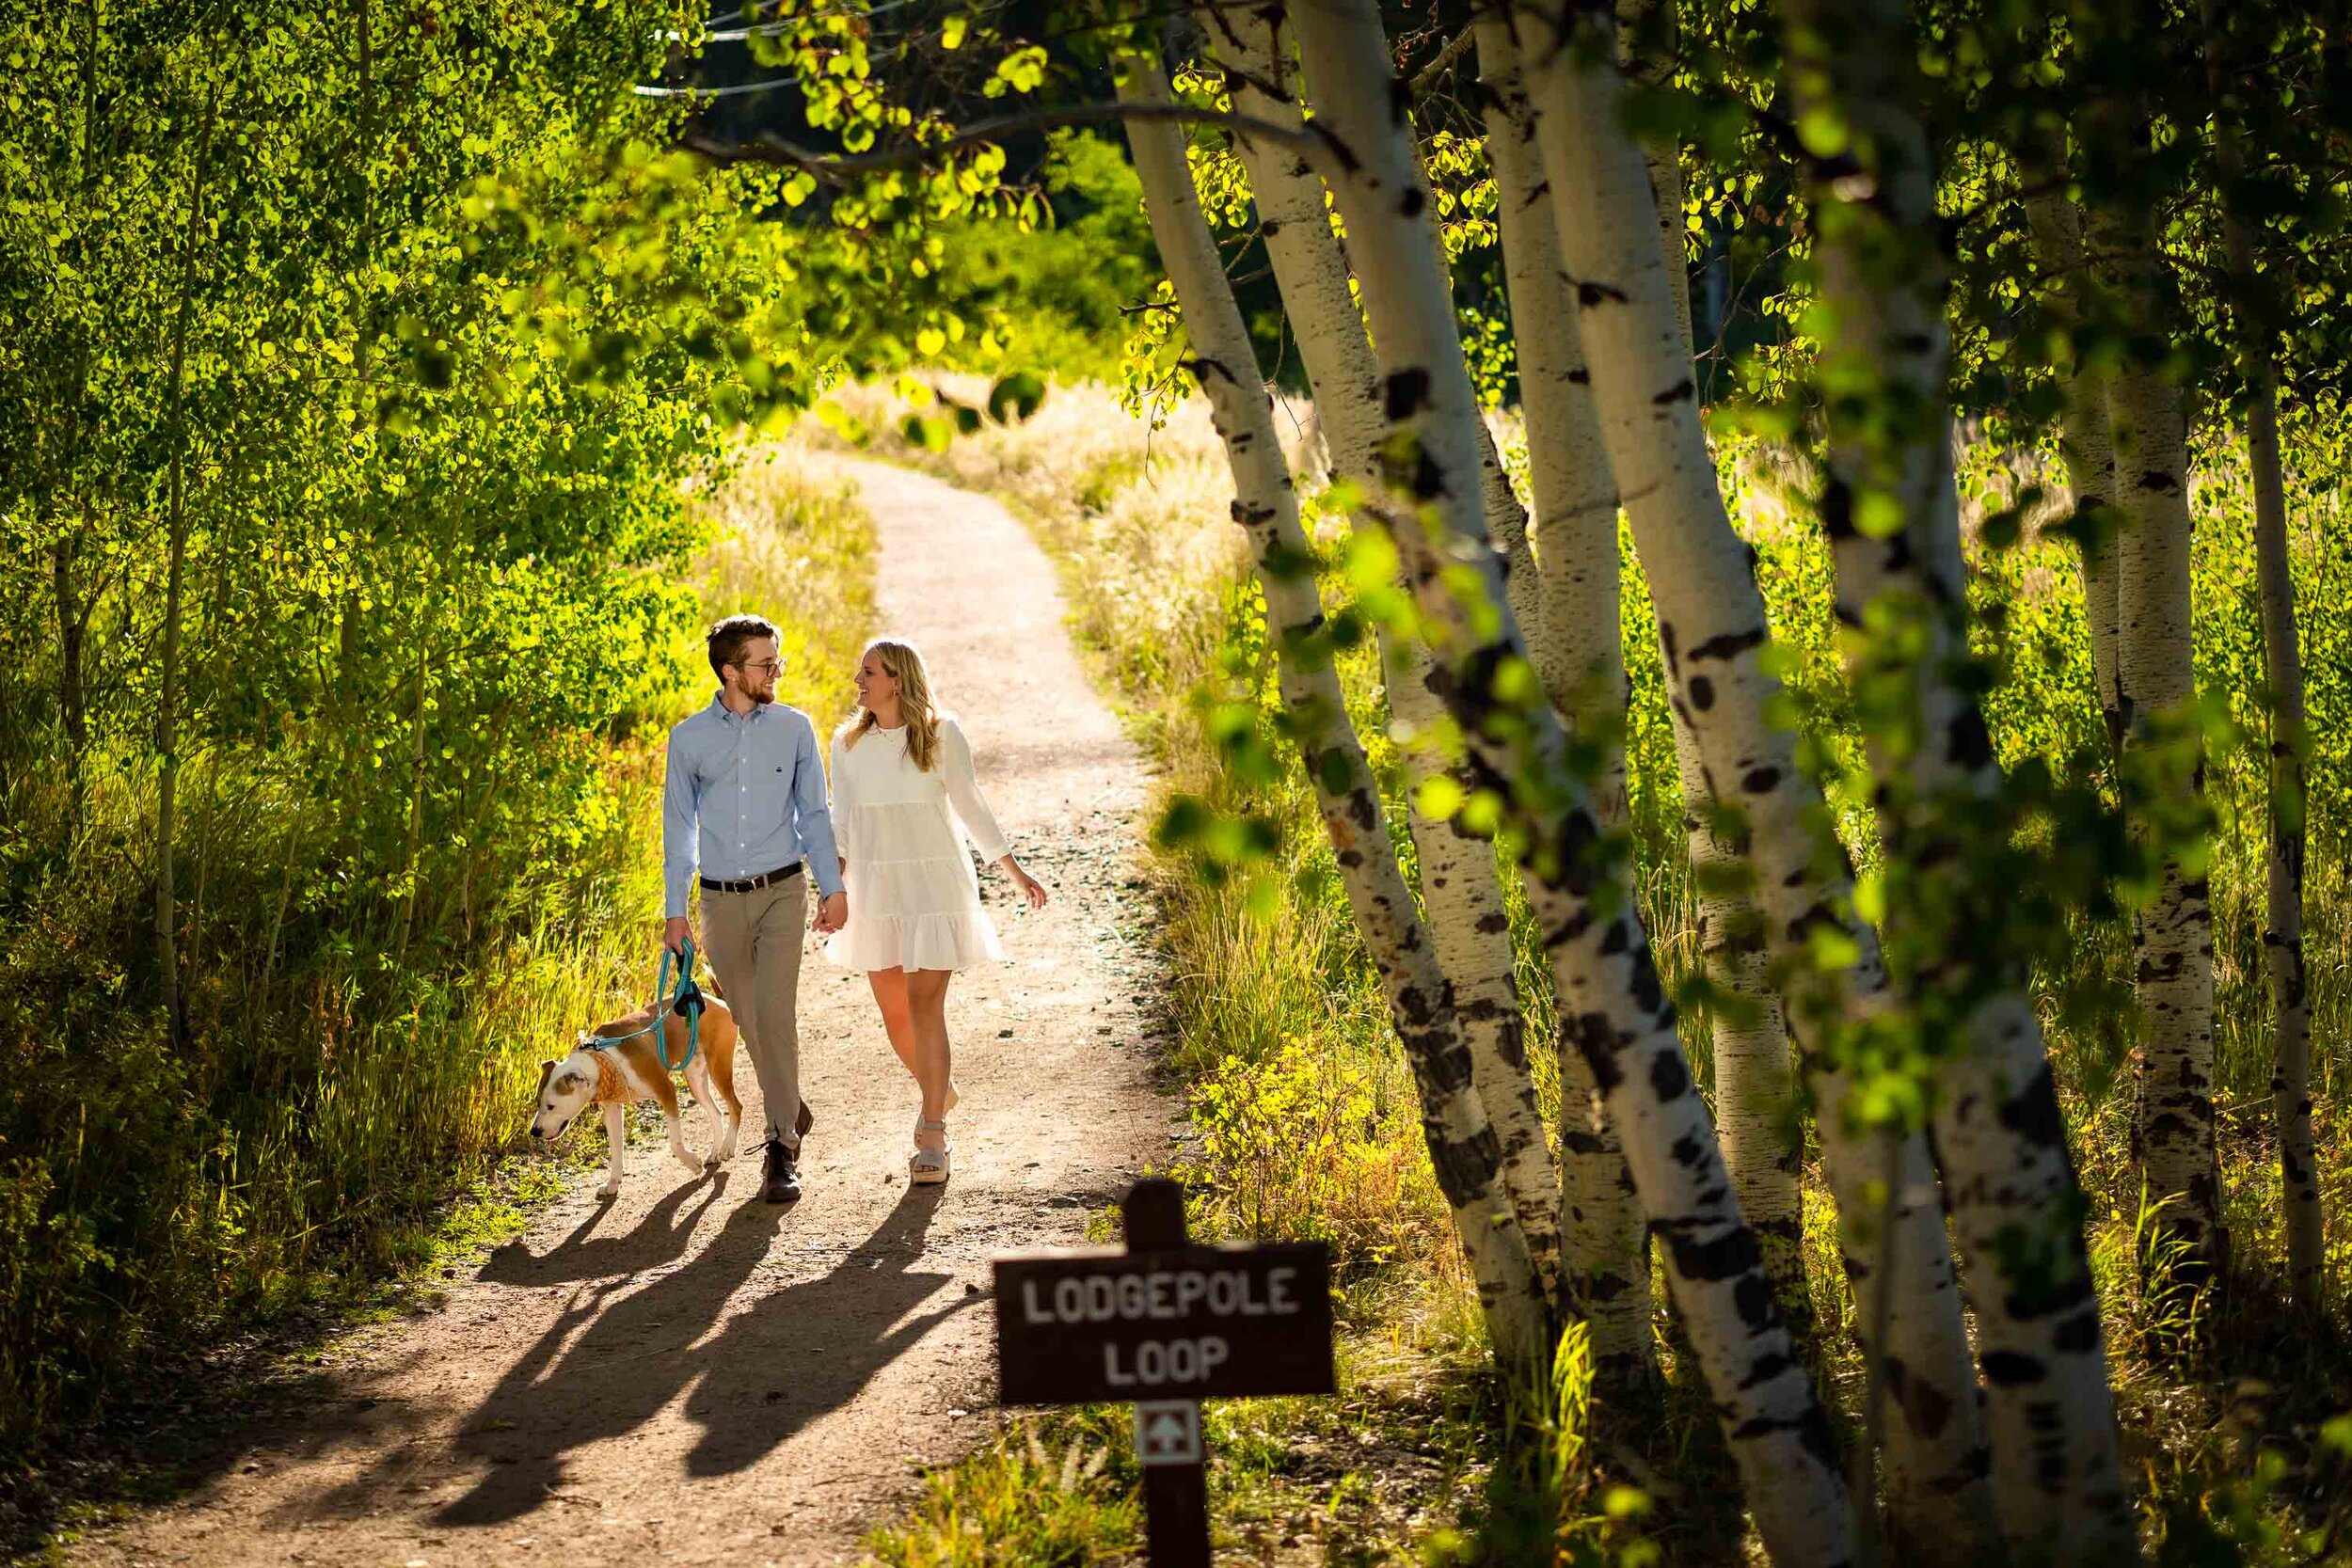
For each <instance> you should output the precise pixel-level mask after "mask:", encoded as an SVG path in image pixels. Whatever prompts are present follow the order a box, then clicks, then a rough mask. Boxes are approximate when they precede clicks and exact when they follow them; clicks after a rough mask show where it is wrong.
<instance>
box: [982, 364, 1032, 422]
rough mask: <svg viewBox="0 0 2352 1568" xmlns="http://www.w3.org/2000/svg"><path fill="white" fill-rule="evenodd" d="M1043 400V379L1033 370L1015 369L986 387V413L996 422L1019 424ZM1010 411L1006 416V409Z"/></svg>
mask: <svg viewBox="0 0 2352 1568" xmlns="http://www.w3.org/2000/svg"><path fill="white" fill-rule="evenodd" d="M1044 402H1045V379H1044V377H1042V376H1041V375H1039V374H1038V373H1037V372H1034V371H1015V372H1012V373H1011V374H1009V375H1007V376H1003V377H1000V378H999V379H998V381H997V383H996V385H995V386H993V387H991V388H989V389H988V415H989V418H990V419H993V420H995V421H996V422H997V423H998V424H1019V423H1021V422H1022V421H1023V420H1026V419H1028V418H1029V416H1030V415H1032V414H1035V413H1036V412H1037V411H1038V409H1039V407H1040V406H1041V405H1042V404H1044ZM1008 408H1009V409H1010V410H1011V411H1012V414H1011V417H1010V418H1009V419H1008V418H1007V417H1006V412H1005V411H1006V410H1007V409H1008Z"/></svg>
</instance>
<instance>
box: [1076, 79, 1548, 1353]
mask: <svg viewBox="0 0 2352 1568" xmlns="http://www.w3.org/2000/svg"><path fill="white" fill-rule="evenodd" d="M1122 64H1123V65H1124V68H1125V70H1124V74H1123V76H1122V77H1121V79H1120V88H1119V90H1120V101H1121V102H1122V103H1142V104H1166V103H1168V102H1170V98H1169V94H1168V81H1167V77H1166V75H1165V73H1164V71H1163V69H1162V67H1161V66H1160V63H1159V61H1158V60H1157V59H1156V58H1153V57H1149V56H1143V55H1136V56H1131V57H1129V58H1127V59H1125V60H1124V61H1123V62H1122ZM1127 136H1128V143H1129V146H1130V147H1131V148H1132V150H1133V151H1134V155H1135V163H1136V172H1137V175H1138V177H1139V178H1140V180H1141V182H1142V185H1143V192H1144V206H1145V210H1146V212H1147V214H1149V216H1150V218H1151V222H1152V237H1153V239H1154V241H1155V242H1156V243H1157V245H1158V246H1159V250H1160V255H1161V259H1162V261H1163V262H1164V263H1165V265H1166V266H1167V269H1168V280H1169V281H1170V282H1171V283H1172V284H1173V285H1174V286H1175V290H1176V297H1177V302H1178V304H1179V306H1180V308H1181V309H1183V311H1184V326H1185V330H1186V332H1187V334H1188V335H1189V337H1190V340H1191V347H1192V357H1191V361H1190V363H1191V368H1192V372H1193V374H1194V376H1195V378H1196V379H1197V380H1198V381H1199V382H1200V386H1201V388H1202V390H1203V391H1204V392H1205V393H1206V395H1207V396H1208V399H1209V403H1210V407H1211V409H1212V411H1213V417H1214V420H1215V422H1216V429H1217V433H1218V435H1219V436H1220V437H1221V438H1222V439H1223V441H1224V443H1225V450H1226V455H1227V458H1228V460H1229V461H1230V463H1231V465H1232V471H1233V484H1234V500H1233V516H1234V520H1235V521H1236V522H1238V523H1240V524H1241V525H1242V527H1243V529H1244V530H1245V531H1247V532H1248V535H1249V541H1250V546H1251V559H1252V563H1253V565H1254V567H1255V569H1256V572H1257V577H1258V582H1259V585H1260V587H1261V589H1262V590H1263V593H1264V595H1265V602H1266V619H1267V623H1268V626H1267V630H1268V632H1269V633H1270V634H1271V640H1272V641H1273V642H1274V644H1275V646H1276V648H1277V650H1278V657H1279V675H1280V682H1281V688H1282V696H1283V702H1284V705H1285V708H1286V710H1287V711H1288V713H1289V714H1290V716H1291V720H1292V722H1293V724H1294V726H1295V731H1296V736H1297V740H1298V746H1299V755H1300V760H1301V762H1302V763H1303V764H1304V766H1305V768H1306V773H1307V777H1308V779H1309V780H1310V781H1311V783H1312V784H1313V787H1314V790H1315V800H1316V805H1317V807H1318V809H1319V811H1320V812H1321V815H1322V816H1323V821H1324V826H1325V829H1326V831H1327V832H1328V833H1329V835H1330V839H1331V847H1332V851H1333V855H1334V858H1335V859H1336V861H1337V862H1338V865H1339V870H1340V877H1341V880H1342V882H1343V885H1344V886H1345V888H1346V890H1347V896H1348V903H1349V907H1350V909H1351V910H1352V911H1353V912H1354V914H1355V918H1356V924H1357V927H1358V929H1359V932H1360V933H1361V935H1362V937H1363V939H1364V947H1365V951H1366V953H1367V955H1368V956H1369V957H1370V958H1371V959H1372V962H1373V965H1374V967H1375V969H1376V970H1377V971H1378V972H1379V974H1380V976H1381V980H1382V985H1383V989H1384V990H1385V991H1386V993H1387V996H1388V1001H1389V1011H1390V1017H1391V1022H1393V1024H1394V1026H1395V1028H1396V1031H1397V1036H1398V1037H1399V1039H1401V1040H1402V1041H1403V1043H1404V1046H1405V1053H1406V1059H1407V1060H1408V1061H1409V1062H1410V1063H1411V1065H1412V1068H1413V1075H1414V1081H1415V1084H1416V1085H1417V1086H1418V1087H1419V1089H1420V1092H1421V1100H1422V1129H1423V1132H1424V1133H1425V1135H1426V1136H1427V1138H1428V1140H1429V1154H1430V1161H1431V1164H1433V1165H1434V1166H1435V1167H1436V1170H1437V1175H1438V1189H1439V1191H1440V1192H1442V1193H1443V1194H1444V1196H1445V1198H1446V1201H1447V1204H1448V1205H1449V1207H1450V1208H1451V1209H1452V1211H1453V1214H1454V1228H1455V1232H1456V1234H1457V1235H1459V1237H1460V1238H1461V1242H1462V1247H1463V1251H1464V1252H1465V1254H1467V1256H1468V1257H1469V1259H1470V1271H1471V1274H1472V1275H1473V1277H1474V1278H1475V1279H1476V1280H1477V1282H1478V1294H1479V1302H1480V1305H1481V1307H1483V1308H1484V1309H1485V1312H1486V1324H1487V1330H1488V1334H1489V1337H1490V1338H1492V1340H1493V1342H1494V1347H1495V1353H1496V1355H1497V1357H1498V1359H1499V1360H1500V1361H1502V1364H1503V1365H1504V1366H1506V1367H1513V1368H1532V1367H1534V1366H1537V1365H1540V1364H1541V1360H1542V1357H1543V1356H1544V1355H1545V1354H1547V1353H1548V1352H1549V1348H1550V1347H1549V1323H1550V1317H1551V1314H1550V1312H1549V1307H1548V1303H1547V1302H1546V1300H1545V1297H1544V1292H1543V1290H1542V1287H1541V1283H1540V1281H1539V1279H1538V1276H1537V1274H1536V1271H1535V1267H1534V1259H1532V1257H1531V1256H1530V1254H1529V1251H1528V1248H1527V1243H1526V1242H1525V1240H1524V1239H1523V1238H1522V1237H1521V1235H1520V1233H1519V1228H1518V1223H1517V1220H1516V1218H1515V1217H1514V1213H1513V1210H1512V1206H1511V1202H1510V1196H1509V1193H1508V1191H1507V1189H1506V1187H1505V1184H1504V1182H1503V1180H1502V1168H1501V1167H1502V1161H1501V1153H1500V1149H1499V1148H1498V1146H1497V1143H1496V1138H1495V1133H1494V1130H1493V1128H1492V1126H1491V1125H1490V1124H1489V1122H1488V1120H1487V1117H1486V1108H1485V1105H1484V1103H1483V1101H1482V1100H1481V1097H1480V1094H1479V1092H1478V1090H1477V1088H1476V1087H1475V1086H1474V1073H1473V1069H1472V1064H1471V1060H1470V1048H1469V1047H1468V1045H1467V1044H1466V1043H1465V1040H1464V1038H1463V1031H1462V1027H1461V1022H1460V1019H1459V1017H1458V1015H1457V1011H1456V1008H1455V1006H1454V992H1453V988H1452V986H1451V985H1450V984H1449V983H1448V980H1447V977H1446V975H1445V974H1444V972H1443V971H1442V970H1441V969H1440V967H1439V964H1438V948H1437V944H1436V943H1435V942H1433V940H1432V937H1431V933H1430V931H1429V929H1428V928H1427V927H1425V926H1424V925H1423V924H1422V920H1421V918H1420V916H1419V914H1418V913H1417V912H1416V911H1415V910H1414V907H1413V899H1412V893H1411V890H1410V889H1409V888H1408V887H1406V882H1405V878H1404V874H1403V872H1402V870H1401V869H1400V868H1399V867H1398V865H1397V862H1396V857H1395V855H1394V854H1393V853H1392V852H1391V848H1390V841H1389V831H1388V825H1387V821H1386V818H1385V814H1384V812H1383V810H1382V807H1381V801H1380V791H1379V786H1378V784H1377V783H1376V781H1375V779H1374V778H1373V775H1372V769H1371V768H1370V766H1369V765H1368V764H1367V763H1366V761H1365V759H1364V754H1363V747H1362V744H1361V743H1360V742H1359V740H1358V738H1357V736H1356V735H1355V732H1354V730H1353V729H1352V728H1351V727H1350V725H1349V723H1348V720H1347V710H1346V706H1345V704H1344V701H1343V697H1342V694H1341V691H1340V684H1339V676H1338V673H1337V672H1336V671H1335V670H1334V669H1333V667H1332V665H1331V661H1330V648H1329V645H1328V641H1327V632H1326V628H1325V625H1324V611H1323V605H1322V600H1321V595H1320V594H1319V593H1318V591H1317V589H1316V585H1315V578H1314V557H1313V552H1312V549H1311V546H1309V544H1308V541H1307V538H1306V535H1305V533H1304V532H1303V531H1301V530H1300V527H1299V522H1298V506H1297V497H1296V494H1295V491H1294V489H1293V485H1292V480H1291V474H1290V469H1289V467H1288V465H1287V463H1286V462H1285V460H1284V458H1283V456H1282V448H1281V443H1280V440H1279V437H1278V435H1277V433H1276V430H1275V426H1274V404H1273V399H1272V397H1271V396H1270V395H1269V394H1268V392H1267V390H1266V387H1265V383H1264V381H1263V379H1262V378H1261V376H1260V374H1259V372H1258V364H1257V358H1256V353H1255V350H1254V349H1253V348H1252V347H1251V345H1250V341H1249V332H1248V327H1247V325H1245V324H1244V323H1243V321H1242V317H1241V309H1240V308H1239V307H1238V306H1237V305H1236V304H1235V303H1234V301H1233V295H1232V286H1231V285H1230V284H1229V283H1228V282H1227V281H1226V277H1225V272H1224V268H1223V266H1222V264H1221V263H1220V261H1219V260H1218V257H1217V252H1216V241H1215V239H1214V238H1213V237H1212V236H1211V234H1210V233H1209V229H1208V223H1207V220H1206V219H1205V218H1204V217H1203V216H1202V215H1201V213H1200V198H1199V196H1198V194H1197V193H1196V192H1195V190H1194V188H1193V183H1192V173H1191V168H1190V166H1189V165H1188V163H1187V162H1186V159H1185V156H1184V131H1183V129H1182V128H1181V127H1179V126H1177V125H1176V124H1174V123H1173V122H1171V121H1169V120H1167V119H1130V120H1129V121H1128V122H1127Z"/></svg>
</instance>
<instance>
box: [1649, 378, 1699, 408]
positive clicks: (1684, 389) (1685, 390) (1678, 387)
mask: <svg viewBox="0 0 2352 1568" xmlns="http://www.w3.org/2000/svg"><path fill="white" fill-rule="evenodd" d="M1697 395H1698V388H1697V387H1696V386H1694V385H1693V384H1692V380H1691V378H1690V377H1689V376H1687V375H1686V376H1684V377H1683V378H1682V379H1681V380H1680V381H1677V382H1676V383H1675V384H1674V385H1673V386H1671V387H1669V388H1666V389H1665V390H1664V391H1662V392H1661V393H1659V394H1658V395H1657V396H1656V397H1654V398H1652V399H1650V400H1649V401H1650V404H1651V406H1653V407H1656V408H1671V407H1673V406H1674V405H1675V404H1677V403H1688V402H1690V401H1691V400H1692V398H1693V397H1695V396H1697Z"/></svg>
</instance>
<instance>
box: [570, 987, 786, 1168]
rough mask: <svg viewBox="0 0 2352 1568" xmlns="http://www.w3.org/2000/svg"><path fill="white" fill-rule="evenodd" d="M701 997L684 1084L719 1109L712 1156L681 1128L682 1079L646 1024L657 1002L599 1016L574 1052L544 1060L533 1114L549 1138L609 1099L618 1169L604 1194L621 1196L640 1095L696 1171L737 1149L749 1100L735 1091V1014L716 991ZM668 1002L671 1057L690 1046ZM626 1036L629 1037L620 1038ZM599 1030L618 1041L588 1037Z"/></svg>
mask: <svg viewBox="0 0 2352 1568" xmlns="http://www.w3.org/2000/svg"><path fill="white" fill-rule="evenodd" d="M703 1000H704V1001H705V1003H706V1004H707V1006H706V1007H705V1008H704V1010H703V1015H702V1027H701V1032H700V1033H701V1038H700V1049H699V1050H697V1051H696V1052H695V1053H694V1059H693V1060H692V1061H691V1062H688V1063H687V1064H686V1086H687V1087H688V1088H690V1089H691V1090H693V1091H694V1102H695V1103H696V1104H698V1105H700V1106H702V1107H703V1108H705V1109H706V1110H708V1111H711V1112H713V1113H714V1114H715V1115H717V1116H718V1117H719V1120H720V1124H721V1126H722V1128H723V1132H721V1133H720V1136H719V1143H718V1147H716V1148H713V1149H712V1150H711V1151H710V1156H709V1158H708V1159H697V1158H696V1157H695V1156H694V1152H693V1151H692V1150H691V1149H690V1148H687V1147H686V1137H685V1134H684V1133H683V1132H681V1131H680V1130H679V1127H678V1106H677V1086H676V1085H675V1084H673V1083H672V1082H671V1081H670V1072H669V1069H667V1068H665V1067H663V1066H662V1065H661V1056H660V1053H657V1052H656V1051H655V1049H654V1037H653V1035H652V1033H651V1032H650V1031H646V1030H645V1024H646V1022H648V1021H649V1020H650V1019H651V1018H652V1016H653V1009H652V1008H650V1007H640V1008H638V1009H637V1011H635V1012H633V1013H630V1014H628V1016H626V1017H623V1018H616V1019H613V1020H612V1021H611V1022H605V1023H599V1024H597V1025H596V1027H595V1028H594V1029H591V1030H589V1031H588V1032H587V1033H586V1034H584V1035H582V1036H581V1037H580V1046H579V1047H578V1048H577V1049H576V1050H574V1051H573V1052H572V1053H571V1054H570V1055H568V1056H566V1057H564V1059H563V1060H562V1061H560V1062H543V1063H541V1064H540V1067H539V1099H538V1111H537V1114H536V1115H534V1116H533V1117H532V1118H531V1135H532V1137H534V1138H537V1139H539V1140H540V1141H541V1142H543V1143H550V1144H551V1143H553V1142H554V1141H555V1140H556V1139H558V1138H560V1137H562V1136H563V1135H564V1130H565V1129H567V1128H569V1127H570V1126H571V1124H572V1123H573V1121H574V1120H576V1119H577V1118H578V1117H580V1114H581V1113H582V1112H584V1111H586V1110H587V1109H588V1108H589V1107H590V1106H591V1105H601V1106H603V1107H604V1135H605V1141H606V1143H607V1144H608V1146H609V1147H610V1150H611V1155H612V1169H611V1171H610V1172H609V1173H608V1174H607V1175H606V1177H605V1179H604V1185H603V1186H601V1187H599V1188H597V1189H596V1196H598V1197H618V1196H620V1192H621V1176H622V1173H623V1171H624V1169H625V1168H626V1150H627V1149H628V1108H629V1107H630V1106H631V1105H633V1104H635V1103H637V1102H638V1101H641V1100H650V1101H653V1102H654V1103H655V1104H657V1105H659V1106H660V1107H661V1117H662V1119H663V1121H664V1122H665V1123H667V1124H668V1127H669V1132H670V1152H671V1153H672V1154H673V1155H675V1156H676V1157H677V1162H678V1164H681V1165H684V1166H685V1167H686V1168H687V1169H688V1170H691V1171H692V1172H693V1173H694V1174H695V1175H696V1176H700V1175H702V1174H703V1173H704V1172H705V1171H709V1170H717V1169H718V1168H719V1167H720V1165H722V1164H724V1163H725V1162H726V1161H728V1160H731V1159H733V1158H734V1157H735V1138H736V1132H737V1130H738V1129H739V1128H740V1127H741V1126H742V1123H743V1102H742V1101H740V1100H738V1099H737V1098H736V1096H735V1040H736V1032H735V1015H734V1014H733V1013H732V1012H730V1011H728V1009H727V1005H726V1004H725V1003H724V1002H722V1001H720V1000H719V999H718V998H717V997H715V996H708V995H706V996H705V997H704V999H703ZM662 1006H663V1009H664V1017H663V1018H662V1020H661V1033H662V1037H663V1044H664V1045H666V1046H667V1048H668V1053H669V1058H670V1060H671V1061H673V1062H675V1061H676V1060H677V1059H678V1058H679V1057H681V1056H683V1055H685V1054H686V1046H687V1030H686V1020H684V1019H682V1018H680V1017H679V1016H678V1015H677V1014H676V1013H675V1012H670V1011H668V1007H669V1004H668V1003H666V1002H665V1003H663V1004H662ZM641 1031H644V1032H641ZM623 1036H628V1038H622V1037H623ZM599 1037H601V1038H604V1039H608V1040H612V1042H613V1043H612V1044H611V1045H595V1044H592V1043H590V1042H591V1041H593V1040H595V1039H596V1038H599ZM714 1088H715V1089H716V1090H717V1091H718V1092H717V1095H716V1097H715V1098H714V1097H713V1095H712V1092H711V1091H712V1090H713V1089H714Z"/></svg>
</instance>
